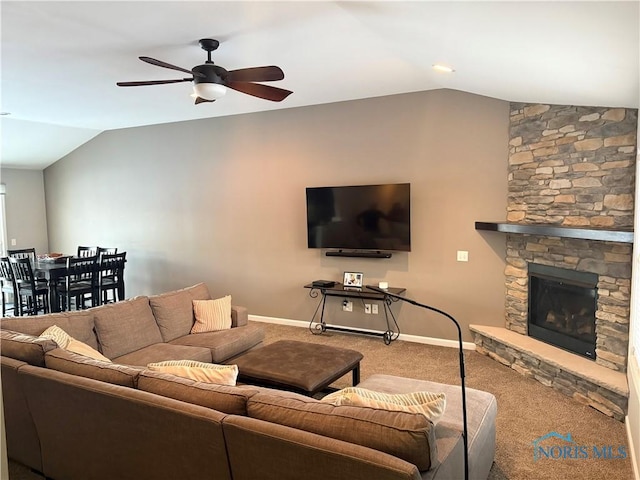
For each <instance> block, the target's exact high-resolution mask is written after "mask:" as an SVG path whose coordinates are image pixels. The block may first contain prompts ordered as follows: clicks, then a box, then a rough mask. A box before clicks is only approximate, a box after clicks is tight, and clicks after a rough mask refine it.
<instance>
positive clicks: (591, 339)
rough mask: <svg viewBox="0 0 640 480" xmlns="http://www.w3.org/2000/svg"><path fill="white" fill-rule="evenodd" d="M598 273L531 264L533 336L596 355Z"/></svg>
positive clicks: (530, 318) (530, 283)
mask: <svg viewBox="0 0 640 480" xmlns="http://www.w3.org/2000/svg"><path fill="white" fill-rule="evenodd" d="M597 285H598V275H597V274H595V273H588V272H577V271H575V270H567V269H564V268H558V267H553V266H549V265H540V264H536V263H530V264H529V315H528V332H529V336H530V337H534V338H537V339H538V340H542V341H543V342H546V343H550V344H552V345H555V346H557V347H560V348H563V349H565V350H569V351H571V352H574V353H577V354H578V355H582V356H584V357H586V358H589V359H591V360H595V358H596V331H595V330H596V309H597Z"/></svg>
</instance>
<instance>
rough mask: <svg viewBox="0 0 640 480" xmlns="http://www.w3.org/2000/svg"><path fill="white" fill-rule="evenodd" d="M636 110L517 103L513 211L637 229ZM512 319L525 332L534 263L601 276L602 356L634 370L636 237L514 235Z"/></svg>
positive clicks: (557, 221) (604, 361)
mask: <svg viewBox="0 0 640 480" xmlns="http://www.w3.org/2000/svg"><path fill="white" fill-rule="evenodd" d="M637 122H638V111H637V110H632V109H624V108H614V109H609V108H593V107H568V106H560V105H525V104H512V106H511V118H510V139H509V146H510V150H509V189H508V192H509V197H508V204H507V219H508V221H510V222H514V223H526V224H545V225H563V226H571V227H588V228H595V229H615V230H631V229H632V228H633V199H634V191H635V152H636V132H637ZM506 261H507V267H506V269H505V277H506V324H507V328H508V329H510V330H514V331H516V332H519V333H522V334H524V335H526V334H527V301H528V300H527V299H528V291H527V290H528V269H527V264H528V263H540V264H545V265H554V266H557V267H561V268H567V269H571V270H579V271H584V272H593V273H597V274H598V275H599V281H598V302H597V311H596V362H597V363H599V364H601V365H604V366H606V367H609V368H612V369H614V370H618V371H623V372H624V371H626V359H627V348H628V342H629V313H630V311H629V302H630V293H631V288H630V287H631V245H629V244H622V243H615V242H602V241H592V240H578V239H568V238H556V237H539V236H533V235H514V234H511V235H508V236H507V258H506Z"/></svg>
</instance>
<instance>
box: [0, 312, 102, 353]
mask: <svg viewBox="0 0 640 480" xmlns="http://www.w3.org/2000/svg"><path fill="white" fill-rule="evenodd" d="M53 325H57V326H58V327H60V328H61V329H62V330H64V331H65V332H67V333H68V334H69V335H71V336H72V337H73V338H75V339H76V340H80V341H81V342H82V343H86V344H87V345H89V346H90V347H91V348H94V349H96V350H98V339H97V337H96V333H95V324H94V321H93V311H91V310H84V311H79V312H63V313H52V314H49V315H39V316H35V317H16V318H3V319H2V320H0V328H3V329H7V330H13V331H14V332H22V333H28V334H29V335H33V336H36V337H37V336H39V335H40V334H41V333H42V332H44V331H45V330H46V329H47V328H49V327H51V326H53Z"/></svg>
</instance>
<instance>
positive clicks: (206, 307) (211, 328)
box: [191, 295, 231, 333]
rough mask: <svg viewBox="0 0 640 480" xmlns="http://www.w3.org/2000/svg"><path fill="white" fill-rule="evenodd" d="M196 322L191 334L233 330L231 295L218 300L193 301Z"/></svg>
mask: <svg viewBox="0 0 640 480" xmlns="http://www.w3.org/2000/svg"><path fill="white" fill-rule="evenodd" d="M193 313H194V315H195V318H196V321H195V323H194V324H193V327H191V333H204V332H215V331H217V330H229V329H230V328H231V295H227V296H226V297H222V298H218V299H216V300H193Z"/></svg>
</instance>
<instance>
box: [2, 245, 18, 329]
mask: <svg viewBox="0 0 640 480" xmlns="http://www.w3.org/2000/svg"><path fill="white" fill-rule="evenodd" d="M0 290H1V292H0V293H1V294H2V316H3V317H6V316H7V315H8V314H9V312H11V313H13V315H15V314H16V313H17V310H16V308H15V307H16V302H17V300H16V299H17V298H18V292H17V291H16V282H15V280H14V279H13V272H12V271H11V262H9V257H2V258H0ZM9 297H11V302H9Z"/></svg>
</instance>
